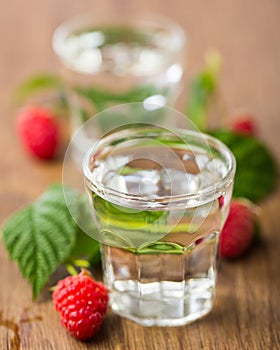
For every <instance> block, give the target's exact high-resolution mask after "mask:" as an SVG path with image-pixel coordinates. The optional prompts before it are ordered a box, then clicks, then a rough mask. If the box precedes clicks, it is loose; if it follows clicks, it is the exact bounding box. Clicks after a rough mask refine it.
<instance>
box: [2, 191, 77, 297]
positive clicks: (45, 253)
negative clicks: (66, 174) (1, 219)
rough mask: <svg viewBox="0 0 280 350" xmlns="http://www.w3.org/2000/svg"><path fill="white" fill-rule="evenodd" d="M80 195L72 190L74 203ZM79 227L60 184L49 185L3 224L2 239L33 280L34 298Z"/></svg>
mask: <svg viewBox="0 0 280 350" xmlns="http://www.w3.org/2000/svg"><path fill="white" fill-rule="evenodd" d="M68 191H71V190H68ZM77 196H78V195H77V193H76V192H74V191H72V193H71V196H70V198H72V200H73V205H74V203H77V202H78V197H77ZM68 198H69V193H68ZM76 230H77V226H76V223H75V221H74V220H73V219H72V216H71V215H70V213H69V210H68V208H67V206H66V203H65V200H64V193H63V188H62V186H59V185H57V186H52V187H50V188H49V190H48V191H47V192H46V193H45V194H43V195H42V196H41V197H40V198H39V199H38V200H37V201H36V202H34V203H33V204H32V205H30V206H28V207H26V208H24V209H22V210H20V211H19V212H17V213H16V214H15V215H14V216H12V217H11V218H10V219H9V220H8V221H7V222H6V223H5V224H4V227H3V242H4V244H5V246H6V248H7V250H8V252H9V255H10V258H11V259H12V260H16V261H17V262H18V264H19V268H20V270H21V272H22V274H23V276H24V277H26V278H27V279H28V280H29V282H30V283H31V285H32V289H33V298H34V299H36V298H37V296H38V295H39V293H40V291H41V290H42V288H43V287H44V285H45V284H46V282H47V281H48V279H49V277H50V275H51V274H52V273H53V272H55V270H56V269H57V267H58V266H59V265H60V264H61V263H62V262H63V261H64V260H65V259H66V258H67V257H68V255H69V253H70V251H71V249H72V248H73V246H74V244H75V239H76Z"/></svg>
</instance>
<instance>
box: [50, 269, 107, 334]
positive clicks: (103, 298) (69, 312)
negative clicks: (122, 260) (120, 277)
mask: <svg viewBox="0 0 280 350" xmlns="http://www.w3.org/2000/svg"><path fill="white" fill-rule="evenodd" d="M108 300H109V297H108V291H107V289H106V287H105V286H104V284H103V283H101V282H96V281H95V280H94V279H93V278H92V277H91V275H90V274H89V272H87V271H86V270H83V271H82V272H81V273H80V274H79V275H76V276H69V277H66V278H65V279H63V280H61V281H59V282H58V284H57V286H56V288H55V291H54V293H53V301H54V305H55V308H56V310H57V311H58V312H59V313H60V315H61V323H62V325H63V326H64V327H65V328H66V329H67V330H68V331H69V332H70V333H71V334H72V336H74V337H75V338H77V339H80V340H87V339H90V338H91V337H92V336H93V335H94V334H95V333H96V332H97V331H98V329H99V327H100V325H101V323H102V319H103V316H104V315H105V313H106V310H107V305H108Z"/></svg>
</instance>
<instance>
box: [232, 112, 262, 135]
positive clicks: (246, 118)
mask: <svg viewBox="0 0 280 350" xmlns="http://www.w3.org/2000/svg"><path fill="white" fill-rule="evenodd" d="M231 130H233V131H235V132H236V133H237V134H241V135H247V136H256V135H257V127H256V123H255V120H254V118H253V117H252V116H250V115H248V114H245V115H240V116H238V117H237V118H236V119H234V120H233V122H232V123H231Z"/></svg>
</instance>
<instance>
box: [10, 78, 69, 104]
mask: <svg viewBox="0 0 280 350" xmlns="http://www.w3.org/2000/svg"><path fill="white" fill-rule="evenodd" d="M63 86H64V83H63V82H62V80H61V79H60V77H58V76H56V75H54V74H49V73H41V74H36V75H34V76H32V77H30V78H29V79H27V80H25V81H24V82H22V83H21V84H20V85H19V86H18V87H17V89H16V91H15V93H14V97H15V99H16V101H17V102H18V103H22V102H24V101H25V100H26V99H27V98H29V97H30V96H33V95H34V94H35V93H37V92H41V91H46V90H50V89H52V90H55V91H57V92H60V91H61V90H62V89H63Z"/></svg>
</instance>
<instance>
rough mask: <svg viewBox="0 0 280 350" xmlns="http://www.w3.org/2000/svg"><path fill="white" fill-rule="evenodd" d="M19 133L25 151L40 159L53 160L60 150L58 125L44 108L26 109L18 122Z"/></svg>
mask: <svg viewBox="0 0 280 350" xmlns="http://www.w3.org/2000/svg"><path fill="white" fill-rule="evenodd" d="M16 127H17V132H18V134H19V137H20V139H21V141H22V144H23V146H24V147H25V149H26V150H27V151H28V152H29V153H30V154H32V155H33V156H35V157H37V158H40V159H51V158H53V157H54V156H55V153H56V151H57V148H58V137H59V132H58V125H57V123H56V121H55V119H54V117H53V115H52V114H51V113H50V112H49V111H48V110H46V109H44V108H42V107H32V106H30V107H25V108H24V109H22V110H21V111H20V113H19V115H18V117H17V121H16Z"/></svg>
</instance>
